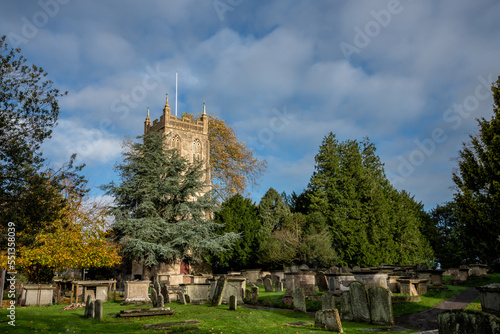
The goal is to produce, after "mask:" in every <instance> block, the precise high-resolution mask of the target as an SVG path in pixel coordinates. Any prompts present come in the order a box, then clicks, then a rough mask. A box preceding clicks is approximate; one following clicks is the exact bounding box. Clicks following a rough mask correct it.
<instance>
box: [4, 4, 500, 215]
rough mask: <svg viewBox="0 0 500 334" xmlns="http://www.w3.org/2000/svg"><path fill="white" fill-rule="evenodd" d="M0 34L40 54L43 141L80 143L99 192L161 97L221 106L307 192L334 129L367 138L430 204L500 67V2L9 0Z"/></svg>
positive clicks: (274, 183)
mask: <svg viewBox="0 0 500 334" xmlns="http://www.w3.org/2000/svg"><path fill="white" fill-rule="evenodd" d="M0 9H1V10H0V35H7V36H8V38H7V41H8V42H9V43H10V45H11V46H16V47H20V48H21V49H22V53H23V55H24V56H25V57H26V58H28V60H29V61H31V62H33V63H35V64H37V65H39V66H41V67H43V68H44V69H45V70H46V71H47V72H48V73H49V77H50V79H51V80H53V81H54V82H55V87H57V88H60V89H61V90H67V91H68V92H69V94H68V95H67V96H66V97H64V98H61V100H60V105H61V114H60V117H59V124H58V126H57V127H56V128H55V129H54V133H53V137H52V139H50V140H47V142H46V143H44V146H43V148H44V154H45V156H46V157H47V158H48V159H49V160H50V162H51V163H53V164H55V165H57V164H60V163H63V162H65V161H68V159H69V157H70V155H71V154H72V153H77V154H78V157H79V158H78V159H79V162H81V163H85V164H86V165H87V167H86V168H85V174H86V175H87V178H88V180H89V182H90V185H91V186H93V187H94V189H93V191H92V193H91V194H92V196H94V197H99V196H101V195H102V192H101V191H100V190H99V189H97V187H98V186H99V185H102V184H105V183H108V182H109V181H111V180H116V178H117V177H116V174H115V172H114V171H113V166H114V165H115V163H116V162H118V161H120V159H121V156H120V154H121V146H120V143H121V142H122V140H123V138H124V136H125V135H129V136H132V137H135V136H137V135H141V134H142V132H143V128H144V119H145V116H146V110H147V108H148V107H149V108H150V111H151V117H152V118H154V119H156V118H158V117H159V116H160V115H161V112H162V108H163V105H164V103H165V94H166V93H168V94H169V96H170V105H171V107H172V109H174V102H173V100H174V96H175V72H178V75H179V96H178V107H177V108H178V113H179V114H180V113H182V112H192V113H198V112H201V111H202V104H203V102H205V103H206V106H207V112H208V113H211V114H214V115H216V116H219V117H220V118H221V119H224V120H226V121H227V123H228V124H229V125H230V126H231V127H233V128H234V129H235V131H236V133H237V135H238V137H239V139H241V140H243V141H245V142H246V143H247V145H248V146H249V147H251V148H253V149H255V153H256V155H257V156H258V157H259V158H260V159H265V160H266V161H267V162H268V171H267V173H266V175H265V176H264V178H263V180H262V182H261V187H260V188H259V189H250V192H251V196H250V197H251V198H252V199H254V200H255V201H258V200H259V199H260V197H261V196H262V195H263V194H264V193H265V191H266V190H267V189H268V188H269V187H273V188H275V189H276V190H278V191H279V192H281V191H286V192H287V193H290V192H291V191H296V192H298V193H299V192H301V191H302V189H304V188H305V187H306V186H307V183H308V181H309V178H310V176H311V174H312V172H313V170H314V156H315V154H316V153H317V152H318V148H319V145H320V144H321V141H322V139H323V137H324V136H325V135H327V134H328V133H329V132H330V131H331V132H333V133H335V134H336V135H337V137H338V138H339V139H340V140H345V139H362V138H363V137H369V138H370V140H371V141H373V142H374V143H375V145H376V147H377V152H378V154H379V156H380V158H381V160H382V162H384V163H385V170H386V174H387V176H388V177H389V179H390V180H391V182H392V183H393V184H394V185H395V186H396V187H397V188H398V189H405V190H407V191H408V192H410V193H411V194H413V195H414V196H415V199H416V200H417V201H421V202H423V203H424V204H425V207H426V209H431V208H433V207H435V205H436V204H441V203H443V202H445V201H448V200H450V199H451V198H452V194H453V190H452V189H451V188H450V187H452V186H453V183H452V179H451V177H452V171H453V169H454V168H455V167H456V162H455V161H454V160H453V159H454V158H456V157H457V155H458V150H459V149H460V147H461V143H462V142H463V141H467V140H468V135H469V134H472V133H475V132H476V131H477V122H476V118H480V117H486V118H490V117H491V115H492V101H493V100H492V97H491V94H490V90H489V89H490V86H491V83H492V82H493V81H495V80H496V78H497V76H498V75H500V63H499V59H500V58H499V55H500V35H499V34H498V31H500V21H499V20H498V17H500V3H498V2H497V1H493V0H491V1H488V0H484V1H468V0H458V1H457V0H442V1H430V0H428V1H425V0H424V1H411V0H401V1H396V0H385V1H373V0H370V1H332V0H317V1H299V0H297V1H290V0H270V1H250V0H215V1H212V0H207V1H201V0H197V1H195V0H178V1H177V0H168V1H131V0H128V1H123V0H120V1H118V0H114V1H77V0H40V1H27V0H24V1H6V0H3V1H1V3H0Z"/></svg>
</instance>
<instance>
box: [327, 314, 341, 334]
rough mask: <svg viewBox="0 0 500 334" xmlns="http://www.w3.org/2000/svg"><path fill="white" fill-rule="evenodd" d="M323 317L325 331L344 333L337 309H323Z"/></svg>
mask: <svg viewBox="0 0 500 334" xmlns="http://www.w3.org/2000/svg"><path fill="white" fill-rule="evenodd" d="M323 318H324V321H325V328H326V330H327V331H332V332H338V333H344V330H343V329H342V323H341V322H340V316H339V311H338V310H337V309H332V310H324V311H323Z"/></svg>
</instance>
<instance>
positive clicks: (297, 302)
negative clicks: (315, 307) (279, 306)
mask: <svg viewBox="0 0 500 334" xmlns="http://www.w3.org/2000/svg"><path fill="white" fill-rule="evenodd" d="M293 309H294V310H295V311H298V312H303V313H306V296H305V294H304V289H302V288H301V287H300V286H297V287H295V290H293Z"/></svg>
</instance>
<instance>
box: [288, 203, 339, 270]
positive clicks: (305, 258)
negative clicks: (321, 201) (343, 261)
mask: <svg viewBox="0 0 500 334" xmlns="http://www.w3.org/2000/svg"><path fill="white" fill-rule="evenodd" d="M297 257H298V259H297V262H300V263H305V264H307V265H308V266H309V267H311V268H316V267H323V268H328V267H331V266H332V265H334V264H337V263H338V261H339V259H338V256H337V253H336V252H335V250H334V249H333V247H332V233H331V231H330V227H329V226H328V225H327V223H326V220H325V217H324V216H323V215H322V214H321V213H320V212H313V213H311V214H309V215H307V216H305V226H304V229H303V233H302V236H301V242H300V245H299V248H298V251H297Z"/></svg>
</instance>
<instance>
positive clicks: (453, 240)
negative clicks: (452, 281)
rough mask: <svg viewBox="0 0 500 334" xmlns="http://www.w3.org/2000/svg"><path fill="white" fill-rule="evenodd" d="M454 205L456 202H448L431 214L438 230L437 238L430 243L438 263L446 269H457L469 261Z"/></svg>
mask: <svg viewBox="0 0 500 334" xmlns="http://www.w3.org/2000/svg"><path fill="white" fill-rule="evenodd" d="M454 205H455V203H454V202H448V203H445V204H444V205H438V206H436V207H435V208H434V209H433V210H432V211H431V212H430V217H431V220H432V222H433V224H434V226H435V227H436V229H437V233H436V236H435V237H434V238H433V239H430V241H431V245H432V248H433V249H434V252H435V254H436V262H437V263H439V264H440V266H441V268H444V269H447V268H457V267H459V266H460V265H461V264H465V262H468V260H469V257H468V255H467V253H468V251H467V249H466V248H465V247H464V245H463V242H462V238H463V236H462V235H461V234H460V230H459V225H458V219H457V216H456V215H455V213H454Z"/></svg>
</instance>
